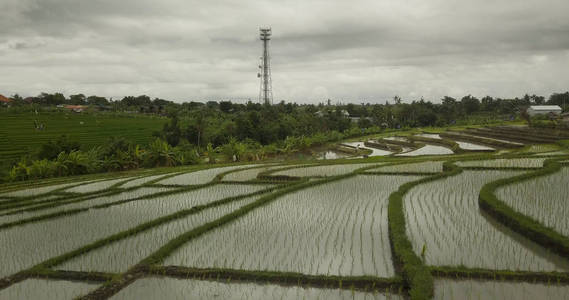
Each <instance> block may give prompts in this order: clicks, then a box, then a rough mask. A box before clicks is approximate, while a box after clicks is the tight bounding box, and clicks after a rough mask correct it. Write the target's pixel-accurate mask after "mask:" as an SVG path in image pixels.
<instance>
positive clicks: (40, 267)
mask: <svg viewBox="0 0 569 300" xmlns="http://www.w3.org/2000/svg"><path fill="white" fill-rule="evenodd" d="M282 188H283V186H275V187H269V188H267V189H264V190H260V191H256V192H253V193H249V194H245V195H239V196H233V197H227V198H224V199H220V200H217V201H213V202H210V203H208V204H204V205H197V206H194V207H192V208H189V209H184V210H180V211H177V212H175V213H173V214H170V215H167V216H164V217H160V218H157V219H154V220H152V221H149V222H146V223H143V224H140V225H138V226H136V227H133V228H131V229H128V230H125V231H122V232H119V233H116V234H113V235H111V236H108V237H106V238H103V239H100V240H97V241H95V242H93V243H90V244H87V245H85V246H82V247H80V248H78V249H75V250H73V251H70V252H67V253H64V254H62V255H59V256H56V257H53V258H50V259H48V260H46V261H43V262H41V263H39V264H37V265H35V266H33V267H31V268H29V269H26V270H23V271H20V272H18V273H16V274H13V275H11V276H8V277H5V278H2V279H0V290H2V289H4V288H7V287H9V286H10V285H12V284H14V283H15V282H17V280H18V279H19V278H21V277H27V276H30V275H33V274H38V273H42V272H46V270H48V269H50V268H52V267H55V266H57V265H60V264H62V263H64V262H66V261H68V260H70V259H72V258H75V257H77V256H80V255H83V254H86V253H88V252H90V251H93V250H96V249H98V248H101V247H104V246H107V245H109V244H111V243H114V242H117V241H120V240H123V239H125V238H128V237H130V236H133V235H136V234H138V233H141V232H144V231H147V230H150V229H152V228H154V227H157V226H160V225H162V224H165V223H168V222H171V221H174V220H178V219H180V218H184V217H186V216H189V215H192V214H197V213H200V212H202V211H203V210H205V209H208V208H212V207H216V206H220V205H223V204H226V203H229V202H232V201H239V200H243V199H246V198H249V197H253V196H257V195H262V194H265V193H271V192H273V191H276V190H279V189H282ZM79 273H81V272H79ZM116 277H117V276H114V278H116Z"/></svg>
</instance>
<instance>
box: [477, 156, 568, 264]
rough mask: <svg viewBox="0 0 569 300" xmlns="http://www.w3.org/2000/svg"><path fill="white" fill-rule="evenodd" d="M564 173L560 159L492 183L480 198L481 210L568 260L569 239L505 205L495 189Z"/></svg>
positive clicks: (485, 187)
mask: <svg viewBox="0 0 569 300" xmlns="http://www.w3.org/2000/svg"><path fill="white" fill-rule="evenodd" d="M560 170H561V165H560V164H559V163H558V162H557V159H548V160H546V161H545V162H544V167H543V168H541V169H538V170H535V171H533V172H530V173H524V174H521V175H518V176H515V177H511V178H505V179H500V180H496V181H493V182H490V183H488V184H486V185H484V186H483V187H482V189H481V190H480V195H479V197H478V203H479V205H480V208H481V209H482V210H484V211H485V212H487V213H488V214H489V215H490V216H492V217H493V218H495V219H496V220H497V221H498V222H500V223H502V224H504V225H505V226H506V227H508V228H510V229H511V230H513V231H515V232H518V233H520V234H522V235H523V236H525V237H526V238H528V239H530V240H532V241H534V242H536V243H537V244H539V245H541V246H543V247H545V248H547V249H549V250H550V251H552V252H555V253H557V254H559V255H561V256H562V257H564V258H568V259H569V237H566V236H564V235H562V234H560V233H558V232H557V231H555V230H554V229H552V228H549V227H547V226H545V225H543V224H541V223H540V222H538V221H536V220H535V219H533V218H530V217H528V216H526V215H524V214H521V213H519V212H517V211H515V210H514V209H513V208H512V207H510V206H509V205H507V204H506V203H505V202H503V201H501V200H499V199H498V197H497V196H496V193H495V192H496V190H497V189H498V188H499V187H501V186H505V185H509V184H513V183H519V182H524V181H528V180H531V179H534V178H538V177H542V176H546V175H549V174H553V173H555V172H558V171H560Z"/></svg>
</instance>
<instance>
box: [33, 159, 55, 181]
mask: <svg viewBox="0 0 569 300" xmlns="http://www.w3.org/2000/svg"><path fill="white" fill-rule="evenodd" d="M56 167H57V166H56V163H55V162H53V161H50V160H47V159H42V160H34V161H33V162H32V165H31V166H30V167H29V171H28V173H29V178H48V177H53V176H55V174H56V173H57V169H56Z"/></svg>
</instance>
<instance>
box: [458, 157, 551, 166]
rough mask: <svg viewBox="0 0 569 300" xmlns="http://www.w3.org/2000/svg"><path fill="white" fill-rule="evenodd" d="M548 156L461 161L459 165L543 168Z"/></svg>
mask: <svg viewBox="0 0 569 300" xmlns="http://www.w3.org/2000/svg"><path fill="white" fill-rule="evenodd" d="M546 159H547V158H513V159H504V158H501V159H492V160H470V161H459V162H457V163H456V165H457V166H461V167H480V168H541V167H543V162H544V161H545V160H546Z"/></svg>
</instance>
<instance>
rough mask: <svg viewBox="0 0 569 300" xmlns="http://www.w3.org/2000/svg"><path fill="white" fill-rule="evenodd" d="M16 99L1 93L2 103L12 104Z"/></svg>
mask: <svg viewBox="0 0 569 300" xmlns="http://www.w3.org/2000/svg"><path fill="white" fill-rule="evenodd" d="M13 101H14V100H12V99H10V98H7V97H4V95H0V103H1V104H2V105H10V103H12V102H13Z"/></svg>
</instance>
